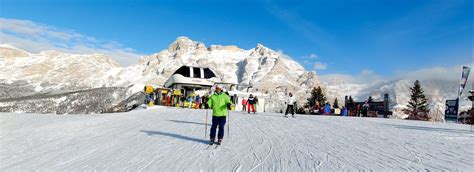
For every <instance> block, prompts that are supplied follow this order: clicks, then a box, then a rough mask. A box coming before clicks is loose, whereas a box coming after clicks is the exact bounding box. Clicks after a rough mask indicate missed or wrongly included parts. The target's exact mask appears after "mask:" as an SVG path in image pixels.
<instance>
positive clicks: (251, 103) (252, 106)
mask: <svg viewBox="0 0 474 172" xmlns="http://www.w3.org/2000/svg"><path fill="white" fill-rule="evenodd" d="M255 103H256V101H255V98H254V97H253V95H252V94H250V96H249V98H248V101H247V104H248V106H249V107H248V108H247V110H248V112H249V113H250V109H252V112H253V113H255V112H256V111H255Z"/></svg>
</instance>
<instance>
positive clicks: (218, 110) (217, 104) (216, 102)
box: [207, 85, 231, 145]
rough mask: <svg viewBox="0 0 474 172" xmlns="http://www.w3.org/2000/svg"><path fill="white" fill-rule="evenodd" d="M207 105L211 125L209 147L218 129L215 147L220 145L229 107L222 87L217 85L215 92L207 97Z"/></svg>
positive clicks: (227, 98)
mask: <svg viewBox="0 0 474 172" xmlns="http://www.w3.org/2000/svg"><path fill="white" fill-rule="evenodd" d="M207 105H208V106H209V108H211V109H212V124H211V133H210V138H211V142H210V143H209V144H210V145H213V144H214V143H215V138H216V130H217V127H219V133H218V134H217V143H216V144H217V145H220V144H221V143H222V139H223V138H224V125H225V122H226V116H227V113H228V111H227V110H229V109H230V107H231V103H230V99H229V96H228V95H227V94H224V93H223V92H222V86H220V85H217V86H216V91H215V92H214V94H212V95H211V96H210V97H209V100H208V101H207Z"/></svg>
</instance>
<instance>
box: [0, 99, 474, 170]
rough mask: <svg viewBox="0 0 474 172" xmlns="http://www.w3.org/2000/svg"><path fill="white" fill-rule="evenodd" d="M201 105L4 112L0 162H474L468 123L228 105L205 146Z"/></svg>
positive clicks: (153, 165)
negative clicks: (217, 132)
mask: <svg viewBox="0 0 474 172" xmlns="http://www.w3.org/2000/svg"><path fill="white" fill-rule="evenodd" d="M205 114H206V111H205V110H189V109H175V108H166V107H158V108H154V109H149V110H137V111H132V112H128V113H118V114H101V115H48V114H12V113H0V129H1V130H0V131H1V134H0V136H1V139H0V161H1V163H0V171H26V170H41V171H51V170H54V171H64V170H78V171H82V170H98V171H104V170H107V171H116V170H119V171H125V170H130V171H341V170H344V171H346V170H350V171H358V170H375V171H401V170H403V171H405V170H410V171H411V170H420V171H421V170H422V171H425V170H434V171H442V170H446V171H472V170H473V169H474V164H473V163H474V162H473V159H474V131H473V132H470V131H469V126H466V125H457V124H443V123H431V122H419V121H406V120H395V119H375V118H357V117H334V116H301V115H298V116H297V117H296V118H291V117H290V118H284V117H283V116H282V115H281V114H274V113H259V114H256V115H253V114H244V113H241V112H232V113H231V114H230V137H227V136H226V137H225V140H224V142H223V145H222V146H221V147H219V148H217V149H214V148H213V147H212V148H210V149H207V147H208V145H207V141H208V139H207V138H206V139H204V136H205V135H206V136H207V133H206V134H204V129H205ZM209 121H210V120H209ZM209 128H210V126H209V127H208V129H209ZM226 132H227V127H226ZM226 134H229V133H226Z"/></svg>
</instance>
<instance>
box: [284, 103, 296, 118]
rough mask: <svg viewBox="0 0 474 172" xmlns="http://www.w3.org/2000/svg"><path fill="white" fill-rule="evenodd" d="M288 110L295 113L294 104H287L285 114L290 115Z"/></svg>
mask: <svg viewBox="0 0 474 172" xmlns="http://www.w3.org/2000/svg"><path fill="white" fill-rule="evenodd" d="M288 111H291V115H293V116H294V115H295V109H294V108H293V105H287V106H286V112H285V115H288Z"/></svg>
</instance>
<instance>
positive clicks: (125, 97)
mask: <svg viewBox="0 0 474 172" xmlns="http://www.w3.org/2000/svg"><path fill="white" fill-rule="evenodd" d="M182 65H188V66H202V67H209V68H210V69H211V70H213V71H214V72H215V73H216V75H217V76H218V78H219V79H220V80H221V81H222V82H228V83H236V84H244V85H252V86H253V87H252V88H251V89H250V90H249V91H251V92H261V93H265V94H266V95H267V96H266V97H265V102H266V104H265V106H266V110H267V111H273V112H279V111H281V110H284V109H285V107H284V103H283V102H284V101H283V100H284V98H285V96H286V95H287V93H289V92H292V93H293V94H295V95H296V98H297V101H298V104H299V105H302V104H304V103H306V98H307V97H308V96H309V91H310V90H311V88H313V87H316V86H322V87H323V89H324V90H325V93H326V94H327V96H328V98H329V101H330V102H331V101H333V99H334V98H336V97H337V98H338V99H339V100H340V102H343V100H344V96H345V95H352V96H353V97H354V98H356V100H359V101H362V100H364V99H367V97H368V96H372V97H373V98H375V99H376V100H377V99H380V98H382V96H381V95H383V94H384V93H389V94H390V104H391V107H392V108H393V110H394V112H396V113H394V116H395V117H398V118H404V117H405V116H404V114H402V113H401V109H403V108H405V107H406V104H407V102H408V100H409V87H410V86H411V85H412V83H413V82H412V81H411V80H406V79H398V80H390V81H377V82H373V83H364V84H355V83H351V82H350V81H347V80H344V79H342V78H337V77H334V78H331V79H329V80H326V81H324V82H322V81H320V78H319V77H318V75H317V74H316V72H314V71H307V70H305V68H304V67H303V66H302V65H300V64H299V63H298V62H296V61H295V60H293V59H292V58H291V57H289V56H287V55H285V54H282V53H281V52H277V51H274V50H272V49H270V48H267V47H265V46H264V45H261V44H257V45H256V47H255V48H252V49H249V50H245V49H241V48H239V47H237V46H234V45H229V46H222V45H210V46H206V45H205V44H204V43H202V42H197V41H193V40H191V39H189V38H187V37H178V38H177V39H176V41H174V42H173V43H171V44H170V45H169V46H168V48H166V49H164V50H162V51H160V52H158V53H155V54H151V55H147V56H143V57H142V58H141V59H140V60H139V61H138V62H137V63H136V64H134V65H131V66H128V67H122V66H121V65H120V64H119V63H117V62H116V61H114V59H113V58H112V57H109V56H106V55H103V54H70V53H64V52H58V51H42V52H39V53H31V52H27V51H25V50H21V49H18V48H15V47H13V46H10V45H7V44H3V45H0V97H1V98H0V111H8V112H40V113H41V112H44V113H103V112H114V111H127V110H130V109H132V108H134V107H136V106H137V105H138V104H140V103H141V102H142V99H143V94H142V93H141V91H142V89H143V86H144V85H145V84H151V85H153V86H156V87H163V84H164V82H165V81H166V80H167V79H168V78H169V77H170V76H171V74H173V73H174V71H175V70H177V69H178V68H179V67H181V66H182ZM422 83H423V84H425V86H426V87H425V90H426V94H427V96H428V98H429V99H430V102H431V103H430V107H432V110H433V114H436V113H438V112H439V111H444V101H445V99H447V98H448V99H451V98H453V97H455V95H456V91H457V87H458V83H451V82H446V81H443V80H427V81H422ZM471 85H472V84H470V85H468V86H467V88H470V87H472V86H471ZM464 96H466V95H464ZM461 100H462V105H463V108H464V109H466V108H467V107H468V106H469V105H468V103H469V102H468V101H466V100H464V99H461ZM98 102H100V103H98ZM434 112H436V113H434Z"/></svg>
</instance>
